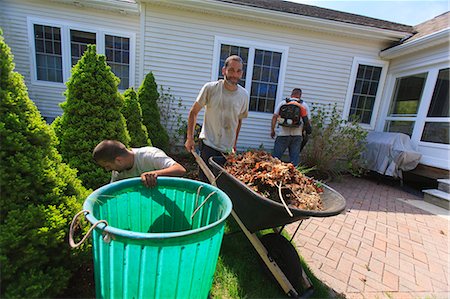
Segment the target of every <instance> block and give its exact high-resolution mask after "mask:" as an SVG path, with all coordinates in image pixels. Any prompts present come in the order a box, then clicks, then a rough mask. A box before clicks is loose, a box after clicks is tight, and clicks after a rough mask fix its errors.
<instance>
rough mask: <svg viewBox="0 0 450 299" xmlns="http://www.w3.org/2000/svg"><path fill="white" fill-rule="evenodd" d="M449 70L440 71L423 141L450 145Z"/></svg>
mask: <svg viewBox="0 0 450 299" xmlns="http://www.w3.org/2000/svg"><path fill="white" fill-rule="evenodd" d="M449 117H450V111H449V69H448V68H447V69H441V70H439V73H438V77H437V80H436V85H435V86H434V91H433V97H432V98H431V103H430V107H429V108H428V113H427V118H426V121H425V126H424V129H423V132H422V137H421V139H420V140H421V141H425V142H433V143H442V144H449V134H450V122H449V120H448V118H449Z"/></svg>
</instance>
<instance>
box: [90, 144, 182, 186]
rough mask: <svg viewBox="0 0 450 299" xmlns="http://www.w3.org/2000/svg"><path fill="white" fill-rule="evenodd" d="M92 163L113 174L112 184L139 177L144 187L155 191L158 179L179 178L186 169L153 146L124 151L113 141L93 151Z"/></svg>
mask: <svg viewBox="0 0 450 299" xmlns="http://www.w3.org/2000/svg"><path fill="white" fill-rule="evenodd" d="M92 154H93V158H94V160H95V162H96V163H97V164H98V165H100V166H101V167H103V168H104V169H105V170H107V171H110V170H112V174H111V183H112V182H115V181H118V180H123V179H127V178H132V177H139V176H140V177H141V180H142V183H143V184H144V185H145V186H146V187H154V186H155V185H156V179H157V178H158V176H182V175H183V174H184V173H185V172H186V169H185V168H184V167H183V166H181V165H180V164H179V163H177V162H175V160H173V159H172V158H170V157H169V156H167V155H166V153H164V152H163V151H162V150H160V149H159V148H156V147H152V146H146V147H141V148H132V149H127V148H126V147H125V145H124V144H123V143H121V142H119V141H116V140H103V141H102V142H100V143H99V144H98V145H97V146H96V147H95V148H94V151H93V153H92Z"/></svg>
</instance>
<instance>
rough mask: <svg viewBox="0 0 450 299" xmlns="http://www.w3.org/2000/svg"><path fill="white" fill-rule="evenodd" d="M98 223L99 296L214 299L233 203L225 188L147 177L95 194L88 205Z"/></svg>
mask: <svg viewBox="0 0 450 299" xmlns="http://www.w3.org/2000/svg"><path fill="white" fill-rule="evenodd" d="M83 207H84V210H86V211H87V212H86V219H87V220H88V221H89V222H90V223H92V224H93V225H94V224H96V223H97V222H98V221H99V220H106V221H107V225H106V224H104V223H98V225H97V226H96V228H95V230H94V232H93V239H92V240H93V258H94V273H95V289H96V296H97V298H206V297H207V296H208V292H209V290H210V289H211V285H212V280H213V276H214V271H215V268H216V264H217V259H218V256H219V250H220V245H221V243H222V237H223V231H224V224H225V219H226V218H227V217H228V216H229V214H230V213H231V209H232V204H231V201H230V199H229V198H228V196H227V195H226V194H225V193H224V192H222V191H221V190H220V189H218V188H216V187H214V186H211V185H209V184H205V183H202V182H198V181H193V180H189V179H183V178H158V184H157V186H156V187H154V188H146V187H144V186H143V185H142V183H141V181H140V178H133V179H127V180H122V181H118V182H115V183H112V184H109V185H106V186H104V187H101V188H99V189H97V190H96V191H94V192H93V193H92V194H91V195H90V196H89V197H88V198H87V199H86V201H85V202H84V206H83Z"/></svg>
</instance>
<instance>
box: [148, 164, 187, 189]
mask: <svg viewBox="0 0 450 299" xmlns="http://www.w3.org/2000/svg"><path fill="white" fill-rule="evenodd" d="M185 173H186V169H185V168H184V167H183V166H182V165H181V164H179V163H175V164H172V165H171V166H169V167H167V168H164V169H159V170H153V171H147V172H144V173H142V174H141V181H142V183H143V184H144V185H145V186H146V187H153V186H156V179H157V178H158V176H182V175H183V174H185Z"/></svg>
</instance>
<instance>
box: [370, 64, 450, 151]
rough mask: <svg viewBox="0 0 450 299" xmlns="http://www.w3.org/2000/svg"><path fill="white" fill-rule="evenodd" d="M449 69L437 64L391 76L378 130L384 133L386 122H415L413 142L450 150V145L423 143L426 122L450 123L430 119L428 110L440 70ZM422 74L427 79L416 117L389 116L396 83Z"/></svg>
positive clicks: (443, 119)
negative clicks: (398, 80)
mask: <svg viewBox="0 0 450 299" xmlns="http://www.w3.org/2000/svg"><path fill="white" fill-rule="evenodd" d="M445 68H448V65H446V64H435V65H433V66H432V67H429V66H425V67H417V68H413V69H408V70H405V71H400V72H396V73H393V74H390V75H389V78H388V81H389V82H388V86H386V88H387V89H386V90H389V92H388V93H387V94H386V99H387V100H386V101H385V103H384V108H383V112H382V115H383V117H382V118H381V119H380V122H379V126H378V127H377V129H378V130H379V131H381V132H384V127H385V124H386V121H392V120H405V121H413V122H414V126H413V131H412V135H411V140H412V141H413V142H415V143H416V144H417V145H419V146H423V147H427V148H435V149H436V148H439V149H445V150H448V149H450V145H448V144H442V143H434V142H427V141H422V140H421V137H422V133H423V130H424V127H425V123H426V122H449V121H450V117H428V116H427V114H428V109H429V107H430V103H431V99H432V96H433V92H434V87H435V85H436V82H437V78H438V74H439V70H441V69H445ZM420 73H427V77H426V80H425V85H424V87H423V92H422V98H421V100H420V105H419V108H418V111H417V115H416V116H410V117H401V118H400V117H395V116H388V113H389V107H390V105H391V102H392V98H393V96H394V88H395V82H396V80H397V79H398V78H402V77H407V76H412V75H415V74H420Z"/></svg>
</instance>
